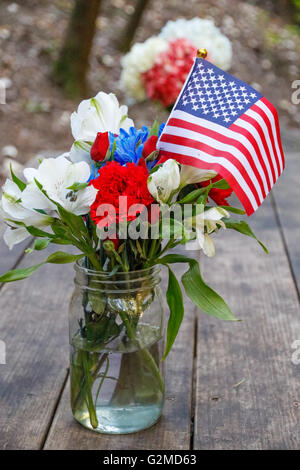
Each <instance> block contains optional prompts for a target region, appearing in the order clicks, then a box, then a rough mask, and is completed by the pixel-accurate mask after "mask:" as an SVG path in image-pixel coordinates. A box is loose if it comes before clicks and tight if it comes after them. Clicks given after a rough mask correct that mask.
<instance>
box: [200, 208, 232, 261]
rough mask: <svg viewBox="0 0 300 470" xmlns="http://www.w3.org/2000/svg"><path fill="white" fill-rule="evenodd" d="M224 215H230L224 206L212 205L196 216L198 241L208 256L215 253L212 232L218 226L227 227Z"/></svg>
mask: <svg viewBox="0 0 300 470" xmlns="http://www.w3.org/2000/svg"><path fill="white" fill-rule="evenodd" d="M223 217H229V214H228V212H227V211H226V210H225V209H223V208H222V207H211V208H210V209H208V210H207V211H203V212H201V213H200V214H198V215H196V217H195V220H194V225H195V228H196V234H197V241H198V243H199V246H200V248H201V249H202V250H203V252H204V254H205V255H206V256H209V257H212V256H214V254H215V246H214V243H213V241H212V238H211V237H210V234H211V233H212V232H215V231H217V230H218V226H221V227H223V228H224V229H226V225H225V223H224V222H223V220H222V218H223Z"/></svg>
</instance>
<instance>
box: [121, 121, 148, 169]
mask: <svg viewBox="0 0 300 470" xmlns="http://www.w3.org/2000/svg"><path fill="white" fill-rule="evenodd" d="M148 134H149V131H148V128H147V127H146V126H143V127H142V129H138V130H137V129H135V128H134V127H130V129H129V133H128V132H126V131H124V129H120V135H119V136H118V137H116V138H115V145H116V149H115V152H114V159H115V160H116V162H119V163H121V165H126V163H129V162H133V163H135V164H137V163H138V161H139V159H140V158H142V151H143V147H144V143H145V142H146V140H147V138H148Z"/></svg>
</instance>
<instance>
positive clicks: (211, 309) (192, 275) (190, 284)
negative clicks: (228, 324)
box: [181, 261, 236, 321]
mask: <svg viewBox="0 0 300 470" xmlns="http://www.w3.org/2000/svg"><path fill="white" fill-rule="evenodd" d="M181 281H182V284H183V287H184V288H185V291H186V294H187V296H188V297H189V298H190V299H191V300H192V301H193V302H194V304H195V305H197V307H199V308H200V309H201V310H203V311H204V312H206V313H208V314H209V315H213V316H214V317H217V318H220V319H221V320H227V321H236V318H235V317H234V315H233V314H232V312H231V310H230V308H229V307H228V305H227V304H226V302H225V301H224V300H223V299H222V297H220V295H219V294H217V293H216V292H215V291H214V290H213V289H211V287H209V286H208V285H207V284H205V282H204V281H203V279H202V276H201V273H200V268H199V264H198V263H197V262H196V261H195V262H193V263H190V269H189V270H188V271H187V272H186V273H184V275H183V276H182V278H181Z"/></svg>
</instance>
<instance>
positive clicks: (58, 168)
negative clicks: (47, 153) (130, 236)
mask: <svg viewBox="0 0 300 470" xmlns="http://www.w3.org/2000/svg"><path fill="white" fill-rule="evenodd" d="M65 155H66V154H64V155H61V156H59V157H57V158H46V159H45V160H43V161H42V163H41V164H40V166H39V168H38V169H35V168H25V170H24V176H25V178H26V180H27V181H28V185H27V187H26V188H25V189H24V191H23V193H22V203H23V204H24V206H25V207H28V208H32V207H33V208H35V209H43V210H50V211H52V210H55V209H56V206H55V204H54V203H52V202H51V201H49V199H48V198H47V197H46V196H45V195H44V194H43V193H42V192H41V191H40V189H39V188H38V186H37V184H36V182H35V180H37V181H38V182H39V183H40V184H41V185H42V186H43V189H44V190H45V191H46V193H47V195H48V196H49V198H50V199H52V200H53V201H55V202H58V203H59V204H60V205H61V206H62V207H64V208H65V209H66V210H68V211H69V212H72V213H73V214H75V215H84V214H87V213H88V212H89V210H90V206H91V204H92V203H93V202H94V200H95V198H96V194H97V189H96V188H94V187H93V186H87V187H85V188H84V189H80V190H78V191H72V190H70V189H68V188H70V186H73V185H74V183H86V181H87V180H88V179H89V176H90V168H89V165H88V164H87V163H86V162H78V163H72V162H70V161H69V160H68V159H67V158H66V156H65Z"/></svg>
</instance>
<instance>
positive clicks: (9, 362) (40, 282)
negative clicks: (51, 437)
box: [0, 252, 73, 449]
mask: <svg viewBox="0 0 300 470" xmlns="http://www.w3.org/2000/svg"><path fill="white" fill-rule="evenodd" d="M45 257H46V254H45V252H43V253H41V254H31V255H30V256H28V260H27V262H26V264H27V265H31V264H35V263H37V262H38V261H39V260H41V259H44V258H45ZM23 265H24V263H23V262H22V263H21V266H23ZM72 277H73V276H72V267H71V266H66V265H64V266H55V265H46V266H44V267H43V268H41V271H40V272H39V273H35V274H34V275H33V276H32V277H31V278H29V279H26V280H23V281H20V282H18V283H11V284H6V285H4V286H2V291H1V296H0V312H1V313H0V339H1V340H2V341H4V342H5V344H6V364H5V365H3V364H2V365H0V448H1V449H39V448H41V447H42V445H43V442H44V439H45V438H46V435H47V432H48V428H49V425H50V423H51V420H52V415H53V413H54V410H55V407H56V403H57V400H58V399H59V396H60V391H61V389H62V387H63V384H64V382H65V379H66V374H67V367H68V330H67V326H68V320H67V305H68V302H69V298H70V295H71V289H72V288H73V287H72V284H73V281H72Z"/></svg>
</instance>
